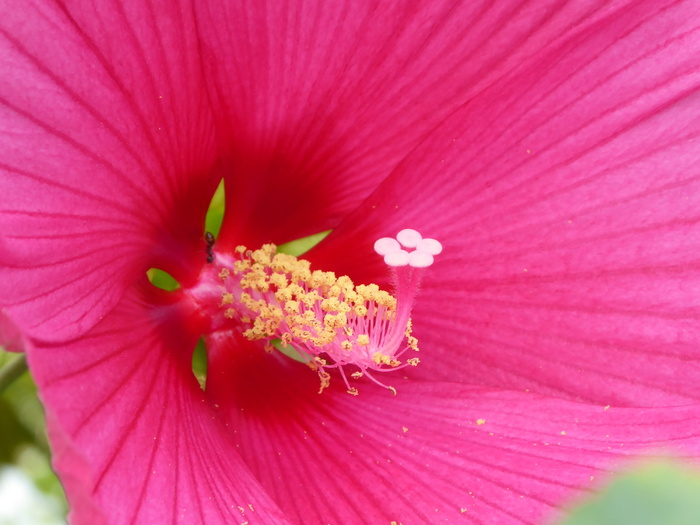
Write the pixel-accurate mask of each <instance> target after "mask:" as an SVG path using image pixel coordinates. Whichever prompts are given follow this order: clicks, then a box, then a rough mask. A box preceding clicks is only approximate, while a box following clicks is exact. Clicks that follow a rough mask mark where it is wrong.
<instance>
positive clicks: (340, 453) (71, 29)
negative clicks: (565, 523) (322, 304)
mask: <svg viewBox="0 0 700 525" xmlns="http://www.w3.org/2000/svg"><path fill="white" fill-rule="evenodd" d="M3 7H4V9H3V10H2V12H3V16H2V18H1V19H0V30H1V31H2V38H1V39H0V46H1V47H0V64H1V66H0V67H1V70H2V72H3V74H2V77H1V78H0V152H1V153H0V169H2V175H1V176H0V188H1V189H0V191H1V192H2V196H3V198H2V201H1V202H0V221H1V230H0V231H1V232H2V238H1V241H0V262H1V263H2V274H1V275H0V298H1V301H2V303H1V304H2V316H3V319H2V322H0V331H1V333H0V336H1V338H2V339H3V340H4V341H6V342H7V341H10V342H12V343H13V346H14V347H16V346H17V344H18V340H20V339H21V340H22V341H23V342H24V346H25V348H26V351H27V355H28V359H29V363H30V367H31V370H32V372H33V374H34V376H35V378H36V381H37V383H38V385H39V389H40V393H41V396H42V398H43V401H44V403H45V406H46V411H47V417H48V421H49V432H50V438H51V442H52V446H53V450H54V464H55V467H56V469H57V471H58V473H59V475H60V476H61V479H62V482H63V483H64V485H65V488H66V491H67V495H68V499H69V502H70V504H71V520H72V522H73V523H89V524H96V523H207V524H217V523H222V524H223V523H250V524H254V523H262V524H275V523H304V524H326V523H333V524H363V523H387V524H388V523H394V522H395V523H404V524H415V523H443V522H444V523H453V522H458V523H475V524H478V523H536V522H540V521H542V520H554V519H556V518H557V516H560V513H561V508H562V506H563V505H566V504H567V503H568V502H570V501H571V500H572V498H577V497H581V496H582V495H585V494H586V493H589V492H591V491H595V490H596V489H597V487H598V486H599V484H600V482H601V480H602V479H604V478H605V475H606V474H607V473H609V472H611V471H615V470H617V469H619V468H622V467H624V466H625V465H626V464H627V463H628V462H629V461H631V460H632V459H633V458H636V457H639V456H640V455H658V454H664V455H665V454H673V455H675V456H678V457H681V458H694V457H697V456H698V455H700V430H698V428H699V427H698V420H699V417H700V406H699V405H698V400H699V399H700V381H698V379H699V378H700V366H699V364H698V356H699V355H700V352H699V350H698V342H699V341H700V329H698V320H699V317H700V315H699V314H698V312H700V294H699V293H698V286H699V283H700V255H699V254H700V249H699V248H700V235H699V234H698V231H699V230H698V228H699V223H700V216H699V215H698V211H697V210H698V209H700V202H699V201H700V182H699V181H700V177H699V174H700V168H699V164H700V140H699V139H698V135H700V73H699V71H700V52H699V51H700V8H699V7H698V6H697V5H696V4H695V3H694V2H691V1H688V2H675V1H668V2H659V1H653V2H652V1H639V0H635V1H626V2H615V3H611V2H590V1H582V2H558V1H554V0H551V1H539V0H538V1H533V2H515V1H502V2H497V3H491V2H464V3H462V4H461V5H456V4H455V3H454V2H429V3H428V2H425V3H423V4H417V3H416V4H414V3H409V2H395V3H391V2H380V3H374V2H365V1H360V2H357V1H352V2H340V1H338V2H322V1H319V2H313V1H310V2H304V3H303V4H302V3H301V2H298V3H297V2H291V3H290V2H271V3H268V4H267V5H263V4H261V3H259V2H249V3H244V2H222V1H214V0H202V1H197V2H188V1H187V0H180V1H168V2H165V1H164V2H149V1H136V0H126V1H125V0H107V1H101V2H87V1H80V0H76V1H69V2H63V1H50V0H36V1H35V2H31V3H26V2H13V1H11V0H10V1H6V2H4V3H3ZM222 178H223V179H224V180H225V183H226V199H227V202H226V216H225V219H224V224H223V227H222V231H221V235H220V237H219V239H218V240H217V242H216V244H215V245H214V247H213V249H212V250H211V253H208V250H210V248H208V246H207V240H206V238H205V236H204V230H203V228H204V217H205V213H206V209H207V205H208V203H209V200H210V198H211V196H212V194H213V192H214V189H215V188H216V186H217V184H218V183H219V181H220V180H221V179H222ZM404 228H415V229H417V230H420V231H421V232H422V233H424V234H425V235H426V236H427V237H434V238H436V239H438V240H439V241H441V242H442V245H443V247H444V251H443V253H441V254H440V255H439V256H437V257H436V261H435V264H433V265H432V266H431V267H430V268H426V269H420V270H414V272H420V273H421V275H422V278H423V281H422V285H421V289H420V291H419V292H418V295H417V299H416V300H415V304H413V310H412V319H413V334H414V335H415V336H416V337H417V338H418V340H419V341H420V349H421V352H420V361H421V362H420V364H418V366H416V367H411V366H409V367H406V368H401V369H400V370H397V371H393V372H390V373H387V374H384V373H382V372H380V371H376V369H378V368H386V367H389V368H391V363H390V361H391V360H392V359H393V356H394V354H392V352H400V351H402V349H403V346H401V345H404V346H405V345H408V346H412V344H411V341H410V340H408V339H406V338H403V337H401V339H402V342H401V343H400V344H399V347H396V348H394V347H392V348H388V349H383V350H382V352H384V353H383V354H381V356H380V357H379V358H378V359H377V360H374V361H372V362H370V361H367V362H366V364H367V366H366V367H365V368H363V367H362V366H361V367H360V368H359V369H358V368H357V367H354V364H357V363H360V358H359V357H357V355H359V354H357V352H358V351H359V350H358V347H359V346H363V345H362V344H361V341H360V340H359V339H358V338H355V339H353V340H351V341H350V343H351V349H350V350H349V352H350V353H351V356H352V357H351V358H349V362H348V363H347V364H345V366H343V368H342V369H334V368H333V366H334V364H337V362H338V361H334V360H330V359H328V360H325V361H320V359H325V358H324V357H323V356H328V355H329V354H328V353H325V350H319V346H318V345H317V344H316V343H314V340H313V339H311V338H309V337H307V336H300V335H299V334H297V333H295V332H294V330H293V328H294V321H293V320H290V319H289V318H287V317H285V318H284V319H283V320H280V318H279V317H277V318H276V320H275V321H274V323H277V322H278V321H279V323H278V324H274V323H273V325H270V326H272V328H270V329H269V330H268V332H265V333H263V334H262V338H263V340H251V338H250V337H246V335H245V334H244V330H246V329H249V328H250V326H251V325H252V324H254V321H255V319H254V318H262V317H261V316H258V314H259V313H260V311H262V307H259V308H258V310H255V308H252V307H251V308H250V312H248V311H247V310H245V308H244V307H243V306H241V305H244V306H245V307H246V308H249V306H250V305H248V306H246V305H245V304H244V302H245V301H244V298H243V296H242V294H243V292H244V291H245V290H249V291H250V290H253V288H254V287H253V286H252V285H251V286H250V287H248V288H245V290H244V287H243V284H241V282H240V281H236V282H234V283H233V285H232V287H231V288H226V290H225V293H230V294H232V298H233V299H232V301H233V302H232V303H230V304H232V305H233V306H232V308H233V311H232V312H231V313H230V315H229V316H228V317H227V316H226V314H225V311H224V310H222V308H221V303H222V302H225V301H224V296H223V295H222V294H223V293H224V292H222V291H221V289H218V291H217V293H210V294H209V295H207V293H205V292H206V291H207V290H209V291H211V289H214V288H215V287H216V286H223V285H221V284H220V283H218V281H216V279H217V276H219V274H220V272H221V271H222V270H223V269H225V268H230V269H233V266H231V265H233V260H234V258H236V257H239V258H241V257H243V259H245V257H244V255H241V254H239V255H237V252H236V246H238V245H246V246H248V247H249V248H251V249H253V250H256V249H259V248H261V247H262V246H263V245H264V244H265V243H271V242H272V243H278V244H279V243H282V242H286V241H289V240H292V239H295V238H299V237H303V236H305V235H308V234H311V233H315V232H319V231H324V230H327V229H332V230H333V232H332V234H331V235H330V236H329V237H327V238H326V239H325V240H324V241H323V242H322V243H320V244H319V245H318V246H317V247H315V248H314V249H313V250H312V251H311V252H309V253H308V254H307V255H305V257H306V258H307V259H308V260H309V261H310V262H311V264H312V269H320V270H324V271H334V272H336V275H347V276H349V277H350V278H351V279H352V280H353V281H354V282H355V283H356V284H369V283H376V284H378V285H380V286H381V287H382V288H383V289H385V290H390V291H391V290H392V288H391V275H392V274H391V271H390V270H389V269H388V268H387V266H386V265H385V264H384V262H383V261H382V257H380V256H378V255H377V254H376V253H375V252H374V249H373V246H374V242H375V240H377V239H379V238H381V237H391V236H394V235H396V233H397V232H399V231H400V230H402V229H404ZM409 244H410V243H409ZM208 260H211V262H208ZM300 264H304V263H300ZM152 267H155V268H162V269H164V270H166V271H167V272H169V273H170V274H171V275H173V276H174V277H175V278H176V279H177V280H178V281H179V283H180V285H181V288H180V289H179V290H177V291H174V292H165V291H163V290H159V289H156V288H155V287H154V286H152V285H151V284H150V283H149V282H148V280H147V279H146V277H145V274H146V271H147V270H148V269H149V268H152ZM265 268H267V269H266V270H265V272H264V273H265V275H266V276H267V277H265V278H266V279H272V277H270V276H271V275H273V274H274V273H275V272H276V273H278V274H279V273H284V275H285V276H289V275H290V274H289V273H285V272H280V271H278V270H275V269H273V268H272V266H269V267H268V266H266V267H265ZM410 268H411V267H410V266H409V267H399V268H398V270H395V271H397V272H399V273H400V272H404V274H406V272H408V273H410V272H411V270H410ZM214 270H216V273H214ZM402 275H403V274H402ZM406 275H407V274H406ZM404 276H405V275H404ZM239 277H240V275H239ZM275 279H281V277H280V278H277V277H275ZM214 283H218V284H216V286H215V285H214ZM236 283H238V284H236ZM403 284H404V285H407V286H403V288H402V289H401V290H400V291H399V292H398V306H396V307H397V308H398V309H401V308H404V310H405V309H406V308H408V306H410V303H411V301H412V299H413V298H414V296H415V294H416V291H417V288H416V284H415V283H410V282H403ZM207 286H208V287H209V288H207ZM226 286H228V284H227V285H226ZM276 286H277V285H276ZM319 286H320V285H319ZM279 288H284V285H280V286H279ZM312 288H313V286H311V285H309V288H307V289H306V292H309V291H313V290H312ZM255 293H259V294H260V295H259V296H256V297H257V298H254V299H255V300H256V301H258V300H262V301H263V303H264V305H267V307H268V308H272V307H285V306H286V302H284V301H283V299H279V298H277V299H273V298H271V297H270V296H264V294H265V292H264V291H260V290H257V289H255ZM343 293H345V295H344V297H345V298H347V297H350V289H347V290H345V291H344V292H343ZM217 294H218V295H217ZM251 297H252V296H251ZM326 298H328V297H326ZM275 301H277V303H276V302H275ZM346 303H347V301H346ZM314 304H316V303H314ZM383 304H384V303H381V304H380V302H377V301H375V303H372V305H373V306H372V307H376V308H380V306H382V305H383ZM387 304H388V303H387ZM407 305H408V306H407ZM384 306H386V305H384ZM309 308H310V309H309V311H315V310H313V308H311V307H309ZM314 308H315V306H314ZM387 308H389V307H387ZM334 311H336V312H340V310H339V309H336V310H334ZM222 312H224V314H223V315H222ZM287 313H289V312H287ZM316 313H317V314H318V312H317V311H316ZM248 314H250V315H252V318H250V316H249V315H248ZM404 314H406V312H405V311H404V312H403V313H402V314H401V315H398V314H396V316H395V317H396V319H399V318H400V317H402V316H404ZM318 315H320V314H318ZM358 315H359V314H358ZM256 316H258V317H256ZM360 317H361V316H360ZM390 318H391V314H387V316H386V319H384V321H383V325H382V326H389V329H390V330H393V331H394V332H392V333H394V335H395V334H396V333H399V335H401V336H402V335H403V331H404V329H405V326H399V324H398V321H396V323H397V324H396V325H391V319H390ZM267 320H268V321H270V322H273V321H271V320H270V319H267ZM290 323H291V324H290ZM338 323H339V325H338V327H340V328H342V326H344V325H342V322H341V321H338ZM266 329H267V328H266ZM397 330H398V332H396V331H397ZM341 332H342V330H340V331H338V332H337V333H338V334H340V333H341ZM285 333H287V334H292V335H290V336H285V335H284V334H285ZM372 333H373V334H375V335H376V332H372ZM249 335H250V334H249ZM272 335H275V336H279V337H281V338H282V339H283V340H284V337H287V338H288V339H289V338H290V337H291V339H289V341H291V344H292V345H296V346H297V347H298V348H299V349H301V350H302V351H303V348H302V346H303V345H302V344H301V343H300V341H301V340H302V339H303V340H304V341H305V343H304V344H306V345H307V346H306V348H307V350H308V353H307V354H306V355H307V358H308V359H311V364H312V365H313V364H315V365H316V372H317V373H314V372H312V371H310V370H309V367H308V366H305V365H304V364H302V363H298V362H296V361H293V360H291V359H289V358H287V357H285V356H283V355H282V354H281V353H279V352H277V351H274V352H272V353H266V352H265V351H264V350H263V348H264V346H265V344H266V342H265V341H264V339H265V338H267V337H270V336H272ZM368 335H371V334H368ZM201 336H204V337H205V340H206V343H207V349H208V374H207V382H206V390H202V389H201V388H200V386H199V384H198V382H197V380H196V379H195V377H194V376H193V373H192V368H191V358H192V351H193V349H194V347H195V344H196V342H197V340H198V339H199V338H200V337H201ZM314 337H319V334H315V335H314ZM338 337H340V335H338ZM336 343H337V344H338V345H340V348H343V347H342V344H343V341H341V340H340V339H333V344H336ZM395 344H396V343H395V341H394V342H392V345H395ZM324 348H326V349H327V348H328V347H324ZM409 350H410V349H409ZM410 351H411V352H412V350H410ZM337 355H340V354H337ZM397 355H398V354H397ZM382 356H384V357H382ZM336 357H337V356H336ZM370 357H371V358H372V359H373V358H374V356H373V355H370ZM385 358H386V360H385ZM400 358H401V360H402V361H403V360H404V356H400ZM338 359H340V358H338ZM324 363H325V364H324ZM353 363H354V364H353ZM358 370H365V372H366V371H369V372H370V376H371V378H374V379H376V380H378V381H379V382H380V383H382V384H384V385H386V386H391V387H392V388H394V389H395V390H396V392H397V393H396V395H392V393H391V392H389V391H388V390H387V389H386V388H382V387H381V386H379V385H376V384H375V383H374V382H372V380H371V378H368V377H362V378H359V379H356V378H355V377H353V376H352V374H353V373H354V372H356V371H358ZM319 374H320V375H321V377H322V378H323V377H326V376H324V374H328V377H329V378H330V382H329V385H328V386H327V388H325V389H324V391H323V392H322V393H321V394H320V395H319V394H318V390H319ZM343 374H345V380H344V379H343V377H344V376H343ZM365 375H366V374H365ZM345 381H347V382H348V385H346V384H345ZM348 387H350V389H352V388H357V391H358V392H359V395H357V396H352V395H348V393H347V392H346V391H347V390H348Z"/></svg>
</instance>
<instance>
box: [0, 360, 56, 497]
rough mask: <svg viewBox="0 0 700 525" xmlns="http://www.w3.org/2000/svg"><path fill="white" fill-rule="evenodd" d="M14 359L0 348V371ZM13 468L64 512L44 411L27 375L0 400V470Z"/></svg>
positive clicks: (16, 380) (15, 383)
mask: <svg viewBox="0 0 700 525" xmlns="http://www.w3.org/2000/svg"><path fill="white" fill-rule="evenodd" d="M16 358H17V354H12V353H7V352H4V351H3V350H2V348H1V347H0V367H2V366H6V365H7V363H9V362H12V361H13V360H15V359H16ZM3 464H14V465H16V466H17V467H19V468H20V469H21V470H22V471H23V472H24V473H25V474H26V475H27V476H28V478H29V479H31V480H32V482H33V483H34V485H35V486H37V487H38V488H39V489H41V490H42V491H43V492H44V493H46V494H50V495H52V496H54V497H55V498H56V501H57V502H58V504H59V505H60V507H61V508H63V509H66V508H67V506H66V503H65V496H64V495H63V488H62V487H61V484H60V482H59V481H58V478H57V477H56V475H55V474H54V473H53V471H52V470H51V466H50V451H49V444H48V440H47V438H46V422H45V419H44V409H43V407H42V405H41V402H40V401H39V398H38V395H37V389H36V385H35V384H34V380H33V379H32V377H31V375H30V374H29V373H24V374H22V375H20V376H18V377H17V378H16V379H15V380H14V381H13V382H12V383H11V384H10V385H9V386H8V387H7V389H6V390H5V391H4V392H3V394H2V397H1V398H0V467H2V465H3Z"/></svg>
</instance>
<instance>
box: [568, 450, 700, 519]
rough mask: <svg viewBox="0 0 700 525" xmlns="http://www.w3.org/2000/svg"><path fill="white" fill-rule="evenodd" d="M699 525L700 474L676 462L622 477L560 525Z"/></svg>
mask: <svg viewBox="0 0 700 525" xmlns="http://www.w3.org/2000/svg"><path fill="white" fill-rule="evenodd" d="M627 524H629V525H698V524H700V473H698V472H694V471H691V470H689V469H687V468H685V467H683V466H682V465H681V464H679V463H675V462H670V461H669V462H663V463H662V462H658V463H651V464H647V465H645V466H643V467H641V468H639V469H637V470H635V471H633V472H631V473H629V474H625V475H622V476H620V477H619V478H617V479H615V480H613V482H612V483H611V484H610V485H609V486H608V488H607V489H605V490H604V491H603V492H602V493H601V494H599V495H597V496H595V497H594V498H592V499H590V500H589V501H587V502H585V503H583V504H582V505H581V506H579V507H578V508H576V509H575V510H574V511H573V512H572V513H571V514H570V515H569V516H568V518H566V519H565V520H564V521H563V522H561V524H560V525H627Z"/></svg>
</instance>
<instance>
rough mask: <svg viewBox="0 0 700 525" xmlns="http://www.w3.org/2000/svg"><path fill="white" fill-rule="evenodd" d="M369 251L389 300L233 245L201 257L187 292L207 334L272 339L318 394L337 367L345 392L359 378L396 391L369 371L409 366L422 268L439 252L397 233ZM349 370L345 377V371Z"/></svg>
mask: <svg viewBox="0 0 700 525" xmlns="http://www.w3.org/2000/svg"><path fill="white" fill-rule="evenodd" d="M375 251H376V252H377V253H378V254H379V255H381V256H383V257H384V261H385V263H386V264H387V266H388V267H389V269H390V271H391V273H392V277H393V281H394V287H395V291H394V295H392V294H390V293H389V292H387V291H385V290H382V289H380V288H379V287H378V286H377V285H375V284H368V285H364V284H360V285H355V283H353V281H352V280H351V279H350V278H349V277H348V276H340V277H338V276H336V275H335V274H334V273H333V272H324V271H321V270H312V269H311V265H310V263H309V262H308V261H306V260H304V259H298V258H296V257H294V256H292V255H287V254H283V253H277V249H276V246H275V245H273V244H267V245H264V246H263V247H262V248H260V249H258V250H249V249H247V248H246V247H244V246H238V247H237V248H236V249H235V251H234V253H233V254H232V255H228V254H223V253H209V254H208V261H209V262H211V264H208V265H207V266H206V268H205V271H204V275H203V276H202V279H201V280H200V284H199V285H198V286H197V287H196V288H195V289H192V290H191V291H190V293H191V295H192V296H193V297H194V298H195V299H196V300H197V302H198V303H200V304H202V303H207V304H206V305H204V304H202V306H203V308H204V309H205V311H206V312H207V314H208V315H211V316H212V319H211V329H212V330H241V331H242V332H243V335H244V336H245V337H246V338H248V339H250V340H261V341H265V342H266V343H267V344H266V347H267V348H268V349H270V348H271V344H270V343H271V342H272V341H273V340H279V341H280V342H281V344H282V345H284V346H285V347H287V346H291V347H293V348H294V349H295V350H296V351H297V352H298V354H299V355H300V357H301V359H302V360H303V361H304V362H305V363H306V364H307V365H308V366H309V367H310V368H312V369H313V370H315V371H316V372H317V373H318V375H319V378H320V380H321V388H320V390H319V393H320V392H322V391H323V389H324V388H326V387H327V386H328V384H329V382H330V374H329V373H328V370H329V369H332V368H337V369H338V370H339V372H340V375H341V378H342V379H343V381H344V382H345V385H346V387H347V391H348V393H350V394H353V395H357V394H358V390H357V388H356V387H352V386H350V381H349V378H351V379H358V378H360V377H362V376H367V377H368V378H369V379H371V380H372V381H374V382H375V383H377V384H379V385H381V386H383V387H385V388H387V389H389V390H391V391H392V392H393V393H396V390H395V389H394V388H393V387H391V386H388V385H386V384H384V383H382V382H381V381H379V380H378V379H377V378H376V377H374V375H373V374H374V373H376V372H386V371H391V370H398V369H400V368H403V367H405V366H416V365H417V364H418V363H419V359H418V358H417V357H415V356H413V357H406V353H410V354H412V353H414V352H418V340H417V339H416V338H415V337H413V336H412V335H411V332H412V326H411V319H410V313H411V309H412V307H413V302H414V300H415V296H416V293H417V290H418V287H419V284H420V281H421V279H422V276H423V274H424V271H425V268H427V267H428V266H430V265H431V264H432V263H433V260H434V256H435V255H437V254H438V253H440V252H441V251H442V247H441V245H440V243H439V242H438V241H436V240H434V239H423V238H422V237H421V235H420V234H419V233H418V232H417V231H415V230H402V231H401V232H399V234H398V235H397V237H396V239H393V238H383V239H379V240H378V241H377V242H376V243H375ZM348 367H349V368H350V369H353V368H354V369H355V370H354V371H351V372H349V374H348V373H346V369H347V368H348Z"/></svg>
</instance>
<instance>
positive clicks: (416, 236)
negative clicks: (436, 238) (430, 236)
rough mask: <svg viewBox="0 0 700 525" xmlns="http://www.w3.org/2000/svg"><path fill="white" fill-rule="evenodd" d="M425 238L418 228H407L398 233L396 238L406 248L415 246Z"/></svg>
mask: <svg viewBox="0 0 700 525" xmlns="http://www.w3.org/2000/svg"><path fill="white" fill-rule="evenodd" d="M421 239H423V236H422V235H421V234H420V233H418V232H417V231H416V230H412V229H410V228H406V229H405V230H401V231H400V232H399V233H397V234H396V240H397V241H399V242H400V243H401V244H403V246H404V248H415V247H416V246H418V243H419V242H420V241H421Z"/></svg>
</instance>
